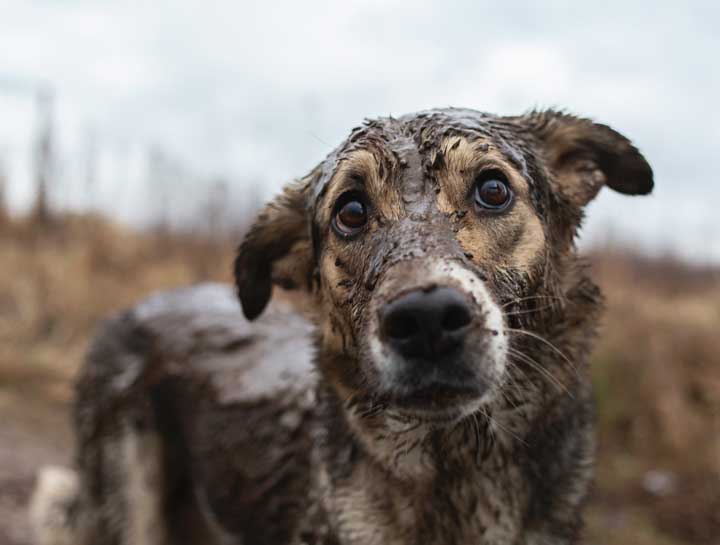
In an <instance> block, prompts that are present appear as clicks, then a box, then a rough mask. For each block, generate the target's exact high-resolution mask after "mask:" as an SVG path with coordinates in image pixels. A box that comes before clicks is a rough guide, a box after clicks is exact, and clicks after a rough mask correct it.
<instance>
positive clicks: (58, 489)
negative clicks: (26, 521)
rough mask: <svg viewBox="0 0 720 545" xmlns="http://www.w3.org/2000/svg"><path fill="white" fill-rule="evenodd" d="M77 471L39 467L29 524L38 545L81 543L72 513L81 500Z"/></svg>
mask: <svg viewBox="0 0 720 545" xmlns="http://www.w3.org/2000/svg"><path fill="white" fill-rule="evenodd" d="M79 492H80V483H79V479H78V475H77V473H75V472H74V471H73V470H71V469H67V468H63V467H55V466H48V467H44V468H42V469H41V470H40V472H39V474H38V478H37V484H36V486H35V490H34V492H33V495H32V498H31V499H30V527H31V529H32V531H33V536H34V540H35V543H36V545H75V544H76V543H79V539H78V535H77V530H76V528H75V521H74V520H73V516H72V512H73V510H74V509H75V506H76V505H77V502H78V497H79Z"/></svg>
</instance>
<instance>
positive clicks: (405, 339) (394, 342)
mask: <svg viewBox="0 0 720 545" xmlns="http://www.w3.org/2000/svg"><path fill="white" fill-rule="evenodd" d="M471 321H472V315H471V313H470V307H469V306H468V302H467V299H466V298H465V297H464V296H463V294H462V293H460V292H459V291H457V290H455V289H453V288H437V287H436V288H433V289H424V290H416V291H411V292H409V293H406V294H404V295H402V296H401V297H398V298H397V299H395V300H394V301H392V302H391V303H388V304H387V305H385V307H384V308H383V310H382V313H381V317H380V323H381V329H382V333H383V336H384V340H385V342H386V343H388V344H390V346H392V347H393V348H394V349H395V350H396V351H397V352H399V353H400V354H402V355H403V356H405V357H406V358H420V359H425V360H436V359H439V358H441V357H443V356H448V355H449V354H451V353H452V352H454V351H455V350H457V349H458V348H459V347H460V346H461V345H462V342H463V339H464V338H465V334H466V333H467V331H468V329H469V327H468V326H469V325H470V322H471Z"/></svg>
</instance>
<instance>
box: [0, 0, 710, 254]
mask: <svg viewBox="0 0 720 545" xmlns="http://www.w3.org/2000/svg"><path fill="white" fill-rule="evenodd" d="M718 15H720V8H718V7H717V6H716V5H715V4H713V3H710V2H697V3H693V4H692V5H690V4H682V3H677V2H652V3H650V2H639V3H628V2H614V1H613V2H605V3H603V4H602V5H600V4H597V5H595V4H587V3H582V4H581V3H577V2H564V1H563V2H543V3H533V2H519V3H505V4H497V3H490V2H475V1H471V0H466V1H462V2H455V3H452V4H447V3H440V2H426V1H412V0H394V1H389V2H380V1H371V2H357V1H351V2H342V3H337V2H335V3H331V2H302V3H299V2H289V1H287V2H282V1H276V2H266V3H258V2H229V1H226V2H219V1H209V2H203V3H200V2H191V1H187V0H175V1H172V2H170V1H166V0H157V1H155V2H145V3H138V2H134V1H129V0H128V1H117V2H92V1H79V0H76V1H64V2H60V1H50V0H46V1H42V2H39V1H35V2H15V3H11V4H10V5H7V6H5V7H4V8H3V17H2V20H0V116H1V117H2V119H3V124H4V125H5V126H4V127H3V128H2V129H0V149H3V148H12V149H13V150H14V151H13V152H12V153H11V155H12V156H13V159H12V161H11V162H12V164H13V165H17V164H20V163H21V162H22V160H21V159H19V158H18V157H19V156H20V155H18V154H21V152H20V151H18V150H17V147H18V143H17V140H16V139H14V137H13V136H12V135H14V134H25V133H26V132H27V129H26V127H27V126H28V125H29V124H31V123H32V119H31V117H32V116H28V114H27V112H25V113H24V114H23V113H22V112H20V113H14V112H16V111H19V110H17V103H18V100H20V99H18V96H21V95H23V91H22V90H19V89H17V88H15V89H10V87H12V86H11V85H8V84H7V82H8V81H28V82H33V81H40V80H47V81H51V82H53V85H54V87H55V89H56V93H57V104H58V118H59V120H60V122H58V124H57V125H58V131H59V132H58V140H59V141H60V144H61V151H62V153H63V154H64V155H65V156H66V157H67V158H66V159H65V167H66V168H65V170H64V172H65V176H66V178H68V180H77V179H78V178H80V177H81V173H82V164H83V161H82V160H81V159H77V157H79V156H81V155H82V149H83V145H84V139H86V137H85V136H84V135H86V134H87V133H88V129H89V128H92V129H93V131H94V133H95V134H97V135H98V137H99V138H100V142H101V144H102V146H103V149H104V150H105V153H107V154H110V155H113V154H114V155H118V154H119V155H118V157H122V154H123V153H124V154H125V156H126V157H127V156H130V157H131V158H132V159H131V160H130V162H132V163H133V164H134V165H136V164H141V163H143V162H144V159H143V157H144V156H145V155H147V153H148V150H149V149H151V148H153V147H157V146H159V145H160V146H162V147H163V148H164V149H165V150H166V152H167V153H168V154H169V155H171V156H173V157H175V158H176V161H177V162H178V163H182V165H183V168H184V169H185V170H186V171H188V172H191V173H192V174H193V177H194V179H196V180H200V181H201V180H207V179H210V178H211V177H213V176H214V175H217V174H220V173H222V174H225V175H226V176H229V177H231V178H232V179H233V180H236V183H237V186H236V188H235V191H234V195H235V198H236V199H238V200H242V196H243V194H244V192H245V190H244V189H243V184H248V183H261V184H262V185H261V187H262V189H261V192H262V193H263V194H264V195H265V196H267V195H269V194H270V193H272V192H274V191H276V190H277V189H278V188H279V186H280V184H281V183H282V182H283V181H285V180H288V179H290V178H292V177H294V176H297V175H299V174H302V173H304V172H305V171H307V170H309V169H310V168H311V167H312V166H313V165H314V164H315V163H316V162H317V161H318V160H320V159H321V158H322V157H323V156H324V154H325V153H327V152H328V151H329V150H330V149H331V147H332V146H333V145H334V144H335V143H337V142H338V141H339V140H340V139H342V138H344V136H345V135H346V134H347V133H348V131H349V130H350V129H351V128H352V127H353V126H356V125H357V124H358V123H359V122H360V121H361V120H362V119H363V118H364V117H368V116H371V117H374V116H377V115H387V114H396V115H398V114H402V113H404V112H407V111H412V110H417V109H422V108H428V107H433V106H445V105H459V106H468V107H474V108H478V109H484V110H489V111H496V112H500V113H517V112H518V111H522V110H526V109H529V108H532V107H535V106H540V107H542V106H560V107H565V108H568V109H570V110H572V111H575V112H578V113H581V114H584V115H590V116H592V117H594V118H596V119H598V120H601V121H603V122H607V123H609V124H611V125H612V126H614V127H616V128H617V129H618V130H621V131H622V132H624V133H626V134H628V135H629V136H631V137H632V138H633V140H634V141H636V142H637V143H638V144H639V146H640V147H641V149H642V150H643V151H644V152H645V153H646V154H647V156H648V157H649V158H650V160H651V162H652V164H653V165H654V167H655V169H656V174H657V181H658V186H657V187H658V192H657V196H656V197H655V198H654V199H652V200H646V201H640V200H638V201H634V200H632V201H631V202H632V205H631V204H630V203H627V204H623V205H621V204H619V201H617V202H616V201H615V200H613V198H612V197H606V196H605V195H602V196H601V198H600V200H599V202H598V203H597V205H595V206H594V209H593V212H594V213H595V215H596V216H598V217H599V218H601V220H597V221H596V220H591V222H590V223H589V224H588V234H589V235H590V236H596V234H598V233H599V234H602V232H603V229H605V230H606V229H607V225H609V224H612V225H622V226H623V227H622V229H620V230H619V231H620V232H622V233H623V234H624V235H626V236H629V237H638V238H640V239H641V240H642V241H644V242H645V243H647V244H654V245H656V246H657V245H659V244H665V242H666V241H665V240H664V239H663V240H661V237H660V236H659V235H658V234H657V233H659V232H661V228H662V227H663V225H665V224H666V218H667V217H668V216H669V215H671V213H672V211H673V210H675V211H677V207H676V202H677V199H678V198H679V197H681V196H682V197H685V198H686V196H687V190H686V189H685V188H687V187H693V188H694V191H695V192H697V194H698V195H702V196H710V195H713V196H715V197H717V196H718V193H720V190H718V188H717V184H715V182H714V180H715V174H714V172H713V162H714V159H715V154H716V150H717V149H720V134H719V133H718V129H717V127H718V126H720V118H719V117H720V113H718V108H716V107H714V104H715V101H716V98H715V97H716V96H717V95H719V94H720V74H719V73H718V71H717V70H714V68H713V66H714V52H716V51H718V50H720V47H718V46H720V37H719V35H718V33H717V32H716V30H715V29H714V28H713V25H712V24H711V21H713V20H717V16H718ZM713 18H714V19H713ZM3 81H5V82H6V83H5V84H3ZM27 100H29V99H27ZM6 120H7V121H6ZM8 124H9V126H8ZM16 129H17V130H16ZM23 130H25V133H23V132H22V131H23ZM8 135H10V136H8ZM23 138H24V140H23V142H25V141H26V140H27V138H26V137H25V136H24V137H23ZM118 150H119V151H118ZM26 152H27V150H25V153H26ZM74 157H75V158H76V159H73V158H74ZM23 160H25V161H26V162H27V161H28V160H27V159H23ZM115 160H116V161H120V162H122V159H118V158H117V157H116V159H115ZM110 163H112V161H110ZM106 170H107V171H108V172H110V171H111V170H112V167H107V168H106ZM126 170H128V171H132V172H134V173H135V174H133V176H134V178H133V180H130V181H128V182H126V183H127V185H128V187H131V188H142V186H143V183H144V182H143V179H142V172H141V171H142V169H141V168H137V167H136V166H135V167H133V168H129V167H128V168H127V169H126ZM21 171H22V169H19V167H18V171H17V172H18V175H17V176H18V177H19V179H23V177H24V178H25V182H24V183H27V176H28V172H27V168H25V171H24V172H21ZM108 176H110V178H112V176H111V175H110V174H108ZM110 178H108V180H106V183H107V186H108V188H110V187H111V186H112V184H113V183H117V180H115V181H112V180H111V179H110ZM67 183H68V184H73V183H75V182H72V181H67ZM206 188H207V186H206V185H203V184H201V183H198V184H196V185H194V186H192V188H191V189H186V190H184V191H185V193H187V194H188V195H191V197H189V198H193V199H197V198H199V196H201V195H202V194H203V191H205V190H206ZM109 191H110V189H108V190H107V192H106V193H105V194H104V195H108V194H110V193H109ZM127 192H128V196H127V199H128V201H129V202H130V204H129V205H128V208H129V209H130V210H132V211H133V213H134V214H135V215H136V216H137V217H136V218H135V219H140V218H141V216H142V213H143V212H144V211H148V210H150V209H151V207H147V206H145V207H144V206H143V202H142V201H143V200H147V196H146V195H144V194H143V192H142V191H140V190H139V189H132V190H130V189H128V190H127ZM21 193H22V192H19V193H18V195H20V194H21ZM70 193H71V194H72V195H75V196H74V197H73V198H68V199H67V200H68V203H69V204H74V205H75V206H80V205H82V204H83V203H82V199H83V194H84V193H83V191H82V190H80V188H79V186H78V185H77V184H76V185H75V187H74V189H73V190H72V191H70ZM608 193H609V192H608ZM27 194H28V195H29V192H27ZM141 194H143V197H142V198H141V197H140V195H141ZM132 195H138V202H137V204H136V205H132V198H133V197H132ZM94 198H96V199H99V201H102V202H104V200H107V198H106V197H103V195H100V196H98V195H96V196H95V197H94ZM705 200H706V202H709V201H710V199H709V198H706V199H705ZM623 202H624V201H623ZM650 203H652V204H650ZM629 206H632V211H629V210H628V209H627V208H626V207H629ZM651 207H652V211H653V212H652V213H650V212H649V211H650V210H651ZM638 213H639V214H641V215H642V214H646V215H647V218H646V221H645V222H644V223H643V224H642V225H640V224H639V222H638V221H637V214H638ZM683 213H687V214H705V213H707V210H705V209H704V208H702V207H700V208H698V209H692V210H690V209H683ZM128 217H129V218H131V217H132V214H129V215H128ZM601 221H602V223H601ZM663 222H665V223H663ZM701 223H702V222H701ZM648 225H651V226H650V227H648ZM603 226H605V227H603ZM698 229H699V228H698ZM678 231H682V230H681V229H680V230H678ZM663 232H664V231H663ZM663 236H665V235H663ZM676 236H677V237H679V238H680V239H682V240H685V239H683V237H682V235H676ZM677 245H678V246H682V243H681V242H678V243H677ZM718 259H720V252H719V256H718Z"/></svg>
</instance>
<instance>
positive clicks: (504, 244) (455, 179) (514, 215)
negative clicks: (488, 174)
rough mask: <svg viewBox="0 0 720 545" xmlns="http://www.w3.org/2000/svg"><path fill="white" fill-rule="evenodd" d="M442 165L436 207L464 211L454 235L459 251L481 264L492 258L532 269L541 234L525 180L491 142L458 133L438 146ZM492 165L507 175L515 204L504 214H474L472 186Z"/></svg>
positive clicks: (539, 253) (542, 244)
mask: <svg viewBox="0 0 720 545" xmlns="http://www.w3.org/2000/svg"><path fill="white" fill-rule="evenodd" d="M439 153H442V155H443V158H444V161H443V167H442V168H441V169H440V171H439V172H438V174H437V176H438V181H439V183H440V193H439V194H438V208H439V209H440V210H441V211H442V212H444V213H446V214H450V213H453V212H457V211H461V210H462V211H468V213H467V214H465V216H464V218H463V222H462V226H461V227H460V229H459V230H458V234H457V239H458V241H459V242H460V244H461V246H462V247H463V249H464V250H465V251H466V252H467V253H468V254H471V255H472V256H473V260H474V261H477V262H480V261H483V260H486V259H492V260H493V261H495V262H496V263H497V264H498V265H499V266H506V267H513V268H518V269H521V270H528V269H530V268H532V266H533V264H534V263H536V262H537V260H538V259H540V258H541V256H542V252H543V249H544V247H545V232H544V230H543V226H542V223H541V222H540V219H539V218H538V217H537V215H536V214H535V212H534V210H533V208H532V206H531V205H530V201H529V188H528V185H527V182H526V181H525V180H524V179H523V177H522V176H521V175H520V173H519V172H518V171H517V170H516V169H515V167H513V166H512V164H510V162H509V161H508V160H507V159H505V157H504V156H503V155H502V153H500V151H499V150H497V148H496V147H494V146H493V144H492V142H490V141H487V140H484V139H477V140H474V141H468V140H467V139H466V138H463V137H460V136H453V137H450V138H447V139H446V140H445V141H444V142H443V143H442V145H441V147H440V151H439ZM489 169H497V170H500V171H502V172H503V173H504V174H505V175H506V176H507V178H508V181H509V183H510V185H511V188H512V191H513V193H514V195H515V197H514V198H515V203H514V204H513V208H512V210H510V211H509V212H508V213H507V214H503V215H497V216H487V217H478V216H476V215H474V214H473V213H472V203H471V201H470V199H471V198H472V197H471V195H470V192H471V191H472V184H473V183H474V180H475V178H476V176H477V175H478V174H479V173H480V172H482V171H485V170H489Z"/></svg>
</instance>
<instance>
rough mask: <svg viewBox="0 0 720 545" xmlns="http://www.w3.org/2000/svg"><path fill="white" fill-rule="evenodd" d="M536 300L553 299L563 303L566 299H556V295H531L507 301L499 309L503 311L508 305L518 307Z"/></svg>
mask: <svg viewBox="0 0 720 545" xmlns="http://www.w3.org/2000/svg"><path fill="white" fill-rule="evenodd" d="M538 299H555V300H557V301H565V300H566V299H565V298H564V297H558V296H557V295H531V296H528V297H521V298H519V299H512V300H510V301H507V302H506V303H503V304H502V305H500V308H501V309H504V308H506V307H509V306H510V305H519V304H520V303H524V302H526V301H534V300H538Z"/></svg>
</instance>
